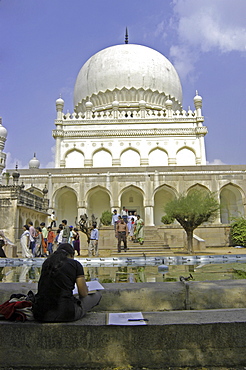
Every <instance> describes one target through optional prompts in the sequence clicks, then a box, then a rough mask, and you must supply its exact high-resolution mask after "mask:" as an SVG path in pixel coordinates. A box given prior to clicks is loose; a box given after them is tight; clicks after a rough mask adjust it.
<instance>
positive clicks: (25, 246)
mask: <svg viewBox="0 0 246 370" xmlns="http://www.w3.org/2000/svg"><path fill="white" fill-rule="evenodd" d="M20 244H21V250H22V257H24V258H31V257H32V253H31V252H30V249H29V246H30V233H29V226H28V225H24V226H23V233H22V235H21V237H20Z"/></svg>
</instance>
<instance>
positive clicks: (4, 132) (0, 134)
mask: <svg viewBox="0 0 246 370" xmlns="http://www.w3.org/2000/svg"><path fill="white" fill-rule="evenodd" d="M7 135H8V131H7V130H6V128H5V127H3V125H2V124H1V123H0V137H4V139H6V138H7Z"/></svg>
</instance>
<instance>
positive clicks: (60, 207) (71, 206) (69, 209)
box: [54, 186, 78, 226]
mask: <svg viewBox="0 0 246 370" xmlns="http://www.w3.org/2000/svg"><path fill="white" fill-rule="evenodd" d="M54 204H55V210H56V216H57V224H58V225H59V224H60V223H61V221H62V220H64V219H65V220H67V222H68V225H73V226H74V224H75V220H76V218H77V213H78V211H77V209H78V207H77V194H76V193H75V191H74V190H73V189H71V188H69V187H67V186H64V187H63V188H61V189H59V190H57V192H56V194H55V202H54Z"/></svg>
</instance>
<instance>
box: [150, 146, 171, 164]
mask: <svg viewBox="0 0 246 370" xmlns="http://www.w3.org/2000/svg"><path fill="white" fill-rule="evenodd" d="M149 166H168V153H167V152H166V150H164V149H162V148H159V147H156V148H153V149H152V150H150V152H149Z"/></svg>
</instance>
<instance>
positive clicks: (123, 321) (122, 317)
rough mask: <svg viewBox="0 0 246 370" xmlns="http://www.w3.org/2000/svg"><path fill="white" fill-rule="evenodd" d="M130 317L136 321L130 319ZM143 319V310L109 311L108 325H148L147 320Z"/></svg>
mask: <svg viewBox="0 0 246 370" xmlns="http://www.w3.org/2000/svg"><path fill="white" fill-rule="evenodd" d="M129 319H131V320H136V321H129ZM143 319H144V317H143V314H142V312H121V313H109V314H108V325H146V321H139V320H143Z"/></svg>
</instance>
